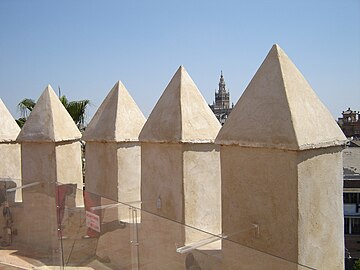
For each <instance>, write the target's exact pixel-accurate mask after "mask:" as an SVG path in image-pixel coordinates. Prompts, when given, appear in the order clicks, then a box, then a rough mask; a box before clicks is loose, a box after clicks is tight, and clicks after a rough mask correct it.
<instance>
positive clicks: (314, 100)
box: [216, 45, 346, 150]
mask: <svg viewBox="0 0 360 270" xmlns="http://www.w3.org/2000/svg"><path fill="white" fill-rule="evenodd" d="M345 141H346V138H345V136H344V134H343V133H342V131H341V129H340V128H339V127H338V125H337V123H336V122H335V120H334V119H333V118H332V115H331V114H330V112H329V111H328V110H327V108H326V107H325V106H324V105H323V103H322V102H321V101H320V100H319V98H318V97H317V95H316V94H315V92H314V91H313V90H312V88H311V86H310V85H309V84H308V82H307V81H306V80H305V78H304V77H303V75H302V74H301V73H300V71H299V70H298V69H297V68H296V66H295V65H294V64H293V63H292V61H291V60H290V59H289V57H288V56H287V55H286V54H285V52H284V51H283V50H282V49H281V48H280V47H279V46H278V45H274V46H273V47H272V48H271V50H270V52H269V53H268V55H267V56H266V58H265V60H264V62H263V63H262V64H261V66H260V68H259V69H258V71H257V72H256V74H255V75H254V77H253V79H252V80H251V82H250V83H249V85H248V86H247V88H246V89H245V91H244V93H243V95H242V96H241V98H240V99H239V101H238V102H237V104H236V106H235V107H234V109H233V111H232V113H231V114H230V116H229V118H228V119H227V121H226V122H225V124H224V126H223V127H222V129H221V130H220V132H219V134H218V136H217V138H216V143H219V144H225V145H226V144H235V145H242V146H248V147H268V148H279V149H288V150H303V149H311V148H319V147H328V146H335V145H341V144H343V143H344V142H345Z"/></svg>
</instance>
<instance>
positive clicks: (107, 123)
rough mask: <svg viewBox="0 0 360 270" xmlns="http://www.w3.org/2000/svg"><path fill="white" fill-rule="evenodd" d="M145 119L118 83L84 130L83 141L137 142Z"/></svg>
mask: <svg viewBox="0 0 360 270" xmlns="http://www.w3.org/2000/svg"><path fill="white" fill-rule="evenodd" d="M145 121H146V119H145V117H144V115H143V114H142V112H141V111H140V109H139V107H138V106H137V105H136V103H135V101H134V100H133V99H132V97H131V96H130V94H129V92H128V91H127V90H126V88H125V86H124V85H123V84H122V83H121V82H120V81H118V82H117V83H116V84H115V85H114V87H113V88H112V89H111V91H110V92H109V94H108V95H107V96H106V98H105V100H104V101H103V103H102V104H101V105H100V107H99V109H98V110H97V112H96V113H95V115H94V117H93V119H92V120H91V121H90V123H89V125H88V127H87V128H86V130H85V132H84V134H83V139H84V140H85V141H113V142H123V141H138V140H139V133H140V131H141V129H142V127H143V126H144V123H145Z"/></svg>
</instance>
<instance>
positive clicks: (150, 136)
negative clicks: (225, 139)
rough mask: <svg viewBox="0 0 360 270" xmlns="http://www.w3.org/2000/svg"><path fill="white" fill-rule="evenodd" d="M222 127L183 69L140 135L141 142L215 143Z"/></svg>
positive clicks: (178, 72) (160, 100)
mask: <svg viewBox="0 0 360 270" xmlns="http://www.w3.org/2000/svg"><path fill="white" fill-rule="evenodd" d="M220 128H221V125H220V123H219V121H218V120H217V119H216V117H215V115H214V113H213V112H212V111H211V109H210V108H209V106H208V104H207V103H206V101H205V99H204V98H203V96H202V95H201V93H200V91H199V90H198V88H197V87H196V85H195V83H194V82H193V80H192V79H191V77H190V76H189V74H188V73H187V72H186V70H185V68H184V67H183V66H180V67H179V69H178V70H177V71H176V73H175V75H174V76H173V78H172V79H171V81H170V83H169V84H168V86H167V87H166V89H165V91H164V92H163V94H162V95H161V97H160V99H159V100H158V102H157V104H156V105H155V107H154V109H153V110H152V112H151V114H150V116H149V118H148V120H147V122H146V123H145V125H144V128H143V129H142V131H141V133H140V141H142V142H189V143H211V142H214V138H215V137H216V135H217V133H218V131H219V129H220Z"/></svg>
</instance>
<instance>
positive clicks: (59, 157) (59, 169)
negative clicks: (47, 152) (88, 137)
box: [55, 141, 83, 189]
mask: <svg viewBox="0 0 360 270" xmlns="http://www.w3.org/2000/svg"><path fill="white" fill-rule="evenodd" d="M55 149H56V153H55V154H56V173H57V175H56V176H57V181H58V182H60V183H62V184H76V186H77V188H79V189H82V186H83V183H82V164H81V144H80V142H79V141H76V142H72V143H57V144H56V148H55Z"/></svg>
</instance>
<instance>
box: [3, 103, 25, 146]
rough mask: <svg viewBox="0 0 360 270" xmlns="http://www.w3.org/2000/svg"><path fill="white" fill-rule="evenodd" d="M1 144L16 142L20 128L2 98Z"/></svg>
mask: <svg viewBox="0 0 360 270" xmlns="http://www.w3.org/2000/svg"><path fill="white" fill-rule="evenodd" d="M0 127H1V128H0V142H11V141H15V140H16V137H17V136H18V135H19V132H20V128H19V126H18V125H17V124H16V122H15V120H14V118H13V117H12V115H11V114H10V112H9V111H8V109H7V108H6V106H5V104H4V103H3V101H2V100H1V98H0Z"/></svg>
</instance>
